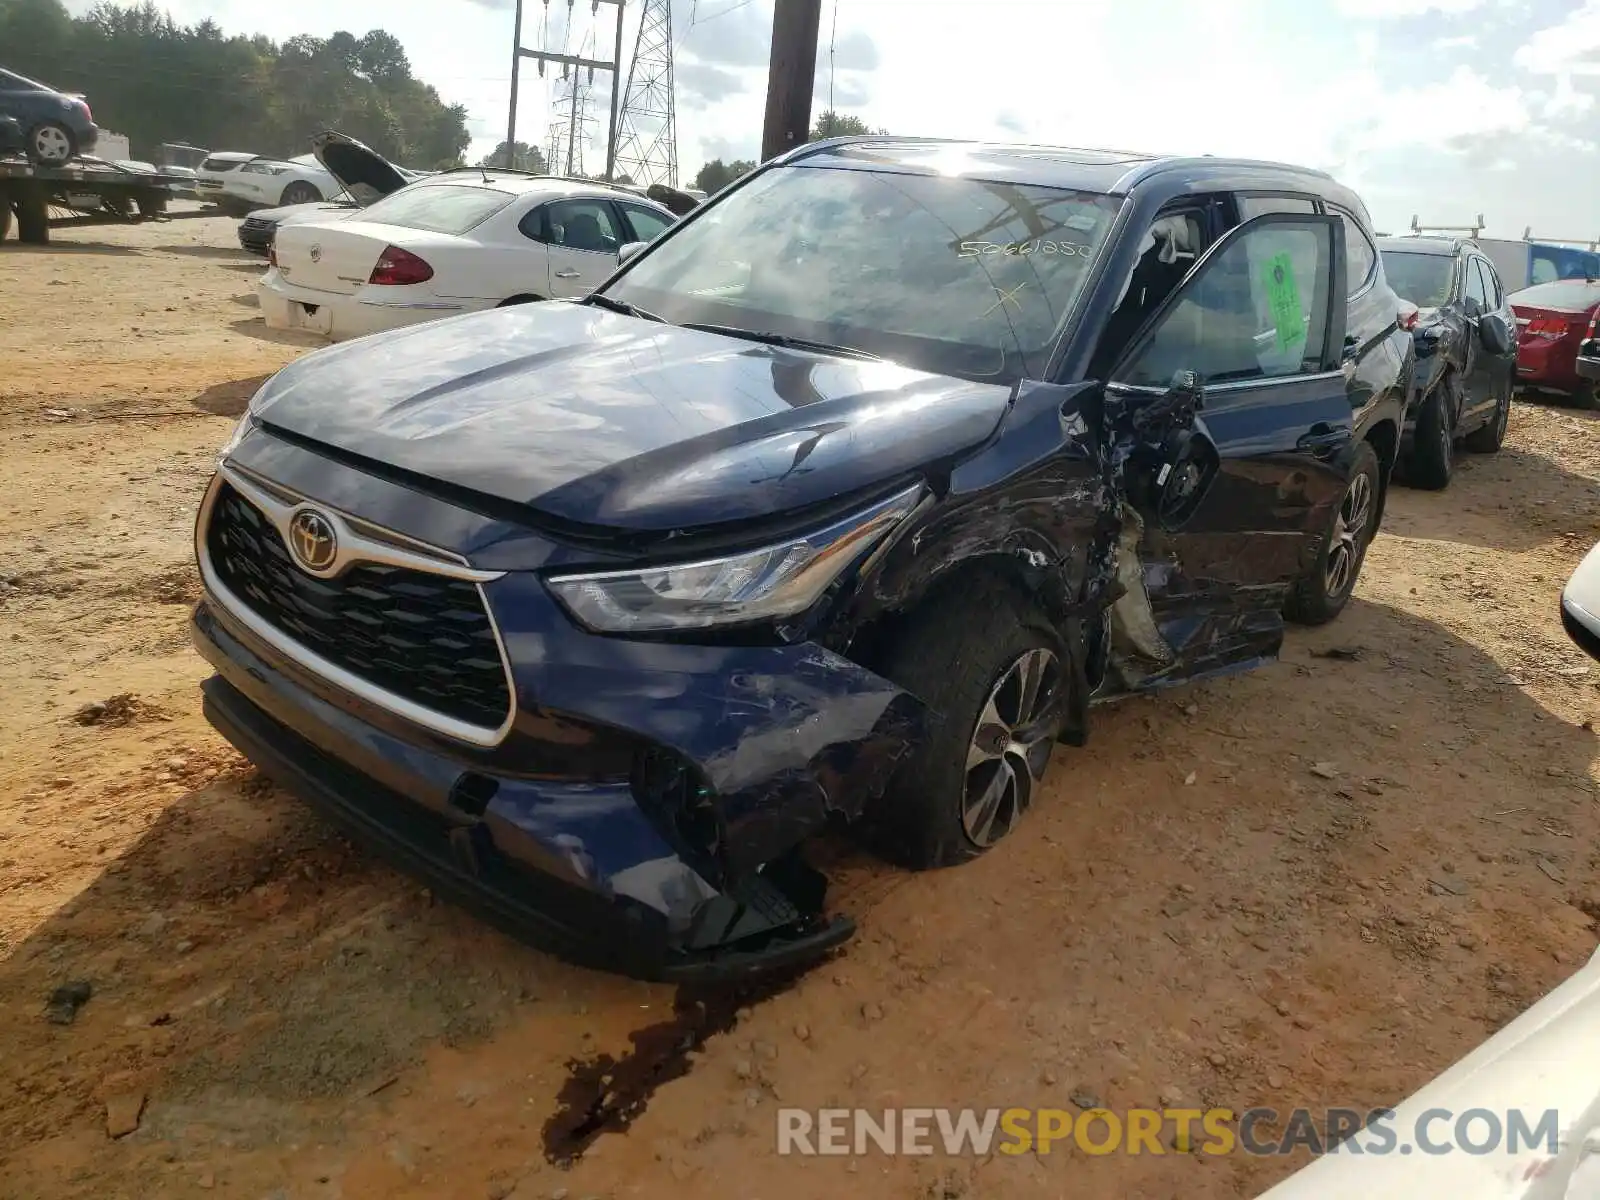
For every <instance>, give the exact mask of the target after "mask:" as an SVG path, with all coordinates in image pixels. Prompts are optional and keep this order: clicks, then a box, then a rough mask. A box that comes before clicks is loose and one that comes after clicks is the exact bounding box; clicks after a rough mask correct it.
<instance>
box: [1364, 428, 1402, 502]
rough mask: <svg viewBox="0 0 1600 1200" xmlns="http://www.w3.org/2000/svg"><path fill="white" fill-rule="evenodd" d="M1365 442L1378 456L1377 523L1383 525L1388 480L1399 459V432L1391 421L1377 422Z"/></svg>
mask: <svg viewBox="0 0 1600 1200" xmlns="http://www.w3.org/2000/svg"><path fill="white" fill-rule="evenodd" d="M1367 441H1368V443H1370V444H1371V446H1372V449H1373V452H1374V453H1375V454H1377V456H1378V465H1379V467H1380V468H1382V469H1381V470H1380V471H1379V472H1378V479H1379V486H1378V523H1379V525H1380V526H1381V525H1382V523H1383V509H1384V505H1385V503H1386V502H1387V501H1388V499H1389V479H1390V477H1391V476H1392V475H1393V474H1394V467H1395V463H1396V461H1397V460H1398V459H1399V457H1400V430H1399V429H1398V428H1397V427H1396V426H1395V423H1394V422H1393V421H1379V422H1378V423H1377V424H1376V425H1374V426H1373V427H1372V428H1371V429H1369V430H1368V431H1367Z"/></svg>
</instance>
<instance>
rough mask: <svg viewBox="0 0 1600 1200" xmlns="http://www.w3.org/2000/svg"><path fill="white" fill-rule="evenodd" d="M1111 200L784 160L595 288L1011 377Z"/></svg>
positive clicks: (1042, 355) (1048, 335)
mask: <svg viewBox="0 0 1600 1200" xmlns="http://www.w3.org/2000/svg"><path fill="white" fill-rule="evenodd" d="M1119 205H1120V201H1118V200H1117V199H1116V198H1114V197H1110V196H1102V195H1097V194H1093V193H1087V192H1072V191H1063V190H1061V189H1057V188H1045V187H1034V186H1031V185H1024V184H1009V183H990V182H984V181H981V180H975V179H960V178H953V177H949V176H925V175H908V174H900V173H894V172H888V171H870V170H853V169H840V168H825V167H823V168H819V167H804V166H799V167H783V168H778V169H775V170H770V171H767V172H766V173H764V174H762V175H759V176H757V177H756V178H754V179H752V180H750V181H749V182H748V183H746V184H745V185H743V186H742V187H740V188H739V190H738V191H736V192H733V193H732V194H731V195H728V196H727V197H725V198H724V199H723V200H722V201H720V202H719V203H718V204H717V205H716V206H715V207H714V208H711V209H709V210H708V211H707V212H706V213H705V214H704V215H703V216H699V217H697V218H696V219H695V220H693V221H691V222H690V223H689V224H687V225H685V226H683V227H681V228H680V229H678V230H676V231H674V232H672V233H670V234H669V235H667V236H666V237H664V238H663V239H662V240H661V241H660V242H659V243H657V245H656V247H655V248H654V249H652V250H651V252H650V253H649V254H648V255H645V256H642V257H641V258H639V259H638V260H636V262H635V264H634V265H633V267H632V268H631V269H630V270H628V271H627V272H626V273H624V274H623V275H622V276H620V277H619V278H618V279H617V280H616V281H615V282H613V283H612V284H611V285H610V286H609V287H607V288H606V289H605V291H606V294H607V295H609V296H611V297H613V298H615V299H617V300H624V301H627V302H629V303H631V304H635V305H637V306H638V307H640V308H642V309H647V310H649V311H651V312H653V313H656V314H658V315H660V316H662V317H664V318H665V319H667V320H668V321H671V322H674V323H675V324H686V323H710V324H717V325H726V326H732V327H734V328H737V329H741V330H745V331H748V332H752V333H756V332H761V333H775V334H781V335H784V336H788V337H795V338H805V339H808V340H811V341H816V342H825V343H830V344H833V345H842V346H849V347H852V348H854V349H858V350H865V351H867V352H869V353H873V354H878V355H881V356H883V357H885V358H890V359H894V360H896V361H899V362H902V363H905V364H906V365H907V366H911V367H916V368H919V369H922V370H927V371H935V372H939V373H942V374H950V375H958V376H963V377H967V378H979V379H990V380H996V381H1007V382H1009V381H1012V380H1015V379H1018V378H1021V377H1023V376H1038V375H1040V374H1042V373H1043V371H1044V368H1045V363H1046V361H1047V360H1048V358H1049V356H1050V349H1051V347H1052V345H1053V344H1054V342H1055V339H1056V333H1057V330H1058V329H1059V327H1060V325H1061V322H1062V319H1063V317H1064V316H1065V315H1066V313H1067V312H1068V311H1069V310H1070V309H1071V307H1072V305H1073V302H1074V301H1075V300H1076V299H1077V297H1078V293H1079V292H1080V291H1081V290H1082V288H1083V285H1084V281H1085V280H1086V278H1087V277H1088V273H1089V267H1090V265H1091V263H1092V262H1093V260H1094V257H1095V255H1096V254H1097V253H1098V252H1099V250H1100V246H1101V244H1102V242H1103V241H1104V239H1105V234H1106V230H1107V229H1108V228H1109V227H1110V224H1111V221H1112V219H1113V217H1114V216H1115V214H1116V212H1117V209H1118V207H1119Z"/></svg>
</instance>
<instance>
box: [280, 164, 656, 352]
mask: <svg viewBox="0 0 1600 1200" xmlns="http://www.w3.org/2000/svg"><path fill="white" fill-rule="evenodd" d="M676 220H677V218H676V217H674V216H673V214H672V213H671V212H670V211H669V210H667V209H666V208H664V207H662V206H661V205H659V204H656V203H654V202H653V201H650V200H646V199H643V198H641V197H639V196H636V195H634V194H632V193H631V192H627V191H625V190H623V189H622V188H613V187H607V186H606V185H605V184H601V183H592V182H588V181H583V180H569V179H559V178H555V177H552V176H545V175H525V174H521V173H518V172H512V171H499V170H496V169H495V168H493V167H489V168H478V167H472V168H464V169H457V170H454V171H446V172H442V173H441V174H438V175H433V176H429V177H427V178H425V179H420V180H418V181H417V182H415V183H412V184H411V185H409V186H408V187H405V188H402V189H401V190H399V191H397V192H395V193H394V194H393V195H390V196H386V197H385V198H384V199H382V200H379V201H378V202H377V203H376V204H373V205H371V206H370V207H368V208H366V209H363V210H362V211H361V212H359V213H351V214H349V215H347V216H344V217H339V218H335V219H332V220H316V221H304V222H301V223H298V224H294V225H288V226H285V227H283V228H281V229H279V230H278V232H277V235H276V241H275V244H274V247H273V254H272V259H271V262H272V266H271V267H270V268H269V269H268V271H267V273H266V275H265V276H264V277H263V278H262V280H261V283H260V285H259V287H258V289H257V295H258V297H259V299H260V301H261V312H262V315H263V316H264V317H265V318H266V322H267V325H268V326H269V327H270V328H273V329H298V330H306V331H310V332H314V333H320V334H322V335H324V336H326V337H329V338H332V339H333V340H334V341H343V340H344V339H347V338H353V337H361V336H363V335H365V334H369V333H377V332H379V331H381V330H385V329H395V328H398V327H399V326H402V325H414V324H417V323H419V322H422V321H430V320H435V319H437V318H439V317H445V316H450V315H452V314H455V313H464V312H476V311H479V310H482V309H488V308H496V307H499V306H501V305H505V304H522V303H527V302H529V301H533V300H565V299H574V298H577V297H580V296H586V295H588V294H589V292H591V291H593V290H594V289H595V288H596V287H597V286H599V284H601V283H602V282H604V280H605V279H606V278H607V277H608V276H610V274H611V273H612V272H613V271H615V270H616V269H617V254H618V251H619V250H620V249H621V248H622V247H623V246H624V245H627V244H628V243H631V242H649V241H653V240H654V239H655V238H656V237H658V236H659V235H660V234H661V233H663V232H664V231H665V230H667V229H668V228H669V227H671V225H672V224H673V222H674V221H676Z"/></svg>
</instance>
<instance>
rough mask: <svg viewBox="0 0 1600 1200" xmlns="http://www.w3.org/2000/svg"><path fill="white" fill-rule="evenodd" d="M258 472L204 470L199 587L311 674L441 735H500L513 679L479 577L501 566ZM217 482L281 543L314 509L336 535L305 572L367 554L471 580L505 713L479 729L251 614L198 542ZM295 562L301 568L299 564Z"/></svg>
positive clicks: (489, 741)
mask: <svg viewBox="0 0 1600 1200" xmlns="http://www.w3.org/2000/svg"><path fill="white" fill-rule="evenodd" d="M258 478H259V477H257V476H255V475H253V474H251V473H249V472H246V471H244V470H243V469H242V468H240V467H238V466H237V465H235V464H233V463H230V462H223V463H222V464H220V465H219V466H218V468H217V473H216V474H215V475H214V476H212V479H211V484H210V486H209V487H207V488H206V494H205V497H204V498H203V499H202V500H201V502H200V512H199V514H198V516H197V518H196V520H195V558H196V561H197V562H198V563H199V565H200V578H201V580H202V582H204V584H205V586H206V590H207V591H208V592H209V593H210V594H211V596H212V597H213V598H214V599H215V600H216V601H217V602H218V603H219V604H221V605H222V607H223V608H224V609H226V610H227V613H228V615H229V616H230V617H232V618H233V619H234V620H236V621H238V622H239V623H240V624H241V625H243V626H244V627H245V628H246V629H248V630H249V631H250V632H251V633H253V634H254V635H255V636H256V637H258V638H260V639H261V640H262V641H263V642H265V643H266V644H267V645H269V646H271V647H272V648H273V649H275V650H277V651H278V652H279V653H280V654H283V655H284V656H285V657H287V658H289V659H291V660H292V661H294V662H295V663H297V664H298V665H300V666H302V667H304V668H305V669H306V670H308V671H310V672H311V673H312V674H314V675H318V676H320V677H321V678H322V679H324V680H326V681H327V682H329V683H331V684H333V685H334V686H335V687H337V688H340V689H342V690H344V691H346V692H349V693H350V694H351V695H354V696H357V697H359V698H360V699H362V700H366V701H367V702H368V703H370V704H373V705H375V706H376V707H378V708H382V709H384V710H386V711H388V712H390V713H393V714H394V715H395V716H397V717H400V718H402V719H403V720H407V721H410V722H412V723H413V724H416V725H420V726H422V728H424V729H428V730H431V731H432V732H434V733H438V734H442V735H443V736H445V737H448V738H454V739H455V740H457V741H461V742H466V743H468V744H469V745H473V746H480V747H483V748H485V749H489V748H492V747H494V746H498V745H499V744H500V743H501V742H503V741H504V740H505V738H506V735H507V734H509V733H510V732H511V727H512V726H513V725H514V724H515V723H516V719H517V687H516V680H515V679H514V677H513V676H512V673H511V659H510V656H509V655H508V654H507V653H506V644H505V639H504V637H502V636H501V633H500V623H499V622H498V621H497V620H496V619H495V615H494V609H493V608H492V607H491V606H490V604H489V598H488V596H486V595H485V594H484V591H483V585H484V584H485V583H487V582H489V581H490V580H494V579H499V578H501V577H502V576H503V575H505V572H504V571H480V570H476V569H475V568H473V567H471V566H469V565H468V564H467V562H466V560H465V559H464V558H461V557H460V556H459V555H455V554H450V553H449V552H447V551H443V550H438V549H436V548H434V547H431V546H424V544H423V543H421V542H417V541H416V540H415V539H413V538H408V537H406V536H405V535H404V534H399V533H394V532H393V531H390V530H386V529H383V528H382V527H381V526H378V525H374V524H372V523H371V522H369V521H363V520H361V519H359V518H356V517H351V516H349V515H348V514H346V513H343V512H340V511H339V510H337V509H335V508H331V507H329V506H327V505H322V504H318V503H315V502H314V501H308V500H299V501H297V502H295V503H288V502H286V500H285V499H283V498H282V497H283V496H284V495H285V494H286V491H287V489H285V488H283V487H282V485H280V484H272V485H270V488H271V490H268V487H267V486H263V485H264V484H265V481H264V480H261V481H259V482H258ZM224 483H227V484H229V485H230V486H232V487H233V488H234V489H235V490H236V491H237V492H238V493H239V494H240V495H241V496H243V497H244V498H245V499H247V500H248V501H249V502H250V503H251V504H254V505H256V507H257V509H258V510H259V511H260V512H261V513H262V515H263V516H265V517H266V518H267V520H268V522H270V523H271V524H272V525H273V526H274V528H276V529H277V531H278V536H279V537H282V538H283V539H284V545H286V546H287V545H288V544H289V540H288V533H287V530H288V522H289V521H291V520H293V519H294V517H295V514H297V513H299V512H301V511H302V510H304V509H315V510H316V512H318V513H319V514H320V515H321V516H323V517H324V518H326V519H327V520H328V521H329V523H330V524H332V525H333V527H334V531H335V534H336V536H337V539H338V550H337V553H336V554H335V556H334V561H333V564H332V565H331V566H330V567H329V568H327V569H326V570H323V571H307V572H306V574H308V575H311V576H312V577H313V578H319V579H328V578H332V577H333V576H335V575H337V574H339V573H340V572H341V571H343V570H344V569H345V568H347V567H349V566H352V565H354V564H356V563H361V562H368V563H377V564H379V565H383V566H393V567H405V568H408V569H410V570H414V571H424V572H427V573H430V574H434V575H443V576H446V577H448V578H451V579H462V580H466V581H468V582H470V583H472V584H473V585H474V586H475V587H476V588H477V592H478V602H479V603H480V604H482V605H483V611H484V614H485V616H487V617H488V619H489V629H490V632H491V633H493V635H494V641H495V648H496V649H497V650H498V651H499V654H500V669H501V670H502V672H504V674H505V681H506V696H507V701H508V703H507V706H506V717H505V720H504V721H502V722H501V723H500V726H499V727H498V728H496V729H487V728H485V727H483V726H481V725H474V724H472V723H471V722H469V721H462V720H459V719H458V718H455V717H451V716H447V715H446V714H444V713H441V712H436V711H434V710H433V709H431V708H428V707H427V706H425V705H422V704H418V703H417V702H416V701H414V700H409V699H407V698H406V697H404V696H401V695H397V694H396V693H394V692H391V691H389V690H388V689H387V688H382V687H379V686H378V685H377V684H375V683H373V682H371V681H370V680H367V679H363V678H362V677H361V676H359V675H357V674H355V673H354V672H352V671H350V670H347V669H346V668H344V667H341V666H339V665H338V664H337V663H333V662H330V661H328V660H327V659H326V658H323V657H322V655H320V654H318V653H317V652H316V651H315V650H312V649H310V648H309V647H307V646H303V645H301V644H300V643H299V642H297V641H296V640H295V639H293V638H291V637H289V636H288V635H287V634H285V633H284V632H283V631H282V630H280V629H278V628H277V627H276V626H274V625H272V624H271V623H270V622H268V621H266V620H265V619H263V618H262V617H259V616H257V615H256V613H255V612H253V611H252V610H251V608H250V607H249V606H248V605H247V604H245V603H244V602H243V601H241V600H240V599H239V598H238V597H237V596H235V595H234V594H233V592H232V591H230V590H229V588H228V587H227V585H226V584H224V583H223V582H222V580H221V578H220V577H218V575H217V572H216V569H215V568H214V567H213V566H212V565H211V555H210V552H209V551H208V549H207V546H206V535H207V533H208V532H209V530H210V528H211V510H212V507H213V506H214V505H215V503H216V498H217V493H218V492H219V491H221V489H222V485H223V484H224ZM296 565H297V566H298V564H296ZM300 569H301V570H305V568H304V567H301V568H300Z"/></svg>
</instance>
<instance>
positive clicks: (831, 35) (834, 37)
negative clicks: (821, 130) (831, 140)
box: [828, 0, 839, 112]
mask: <svg viewBox="0 0 1600 1200" xmlns="http://www.w3.org/2000/svg"><path fill="white" fill-rule="evenodd" d="M838 41H839V0H833V28H832V29H830V30H829V31H828V111H829V112H832V111H833V48H834V46H835V45H836V44H837V43H838Z"/></svg>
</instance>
